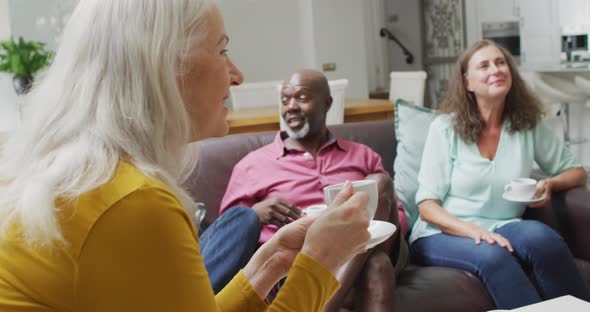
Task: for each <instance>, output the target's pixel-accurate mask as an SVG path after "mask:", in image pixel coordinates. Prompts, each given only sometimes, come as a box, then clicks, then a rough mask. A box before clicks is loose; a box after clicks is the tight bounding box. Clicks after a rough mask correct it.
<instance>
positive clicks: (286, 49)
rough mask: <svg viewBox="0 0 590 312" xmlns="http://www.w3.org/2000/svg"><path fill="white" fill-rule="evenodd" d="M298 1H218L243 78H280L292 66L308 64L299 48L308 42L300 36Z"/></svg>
mask: <svg viewBox="0 0 590 312" xmlns="http://www.w3.org/2000/svg"><path fill="white" fill-rule="evenodd" d="M300 4H302V2H301V1H292V0H257V1H244V0H227V1H220V2H219V7H220V10H221V12H222V14H223V16H224V19H225V27H226V30H227V32H228V35H229V37H230V44H229V55H230V57H231V58H232V60H233V61H234V63H235V64H236V65H238V67H240V69H241V70H242V72H243V73H244V77H245V81H246V82H255V81H265V80H281V79H285V78H287V76H288V75H289V73H291V72H292V71H294V70H295V69H298V68H301V67H305V66H311V65H310V64H306V57H305V54H304V53H303V49H302V46H305V45H309V43H308V42H305V41H304V40H302V38H303V35H302V31H303V30H304V27H303V26H304V25H303V23H302V20H303V17H302V15H303V14H302V13H303V12H302V9H301V8H300ZM308 40H309V41H311V38H309V39H308ZM306 50H307V49H306ZM307 59H308V60H307V61H309V56H308V57H307Z"/></svg>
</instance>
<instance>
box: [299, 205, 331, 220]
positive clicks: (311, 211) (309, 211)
mask: <svg viewBox="0 0 590 312" xmlns="http://www.w3.org/2000/svg"><path fill="white" fill-rule="evenodd" d="M326 208H328V206H326V205H324V204H319V205H311V206H307V208H305V209H303V213H305V214H306V215H307V216H309V217H313V218H317V217H319V216H320V215H321V214H322V213H323V212H324V210H326Z"/></svg>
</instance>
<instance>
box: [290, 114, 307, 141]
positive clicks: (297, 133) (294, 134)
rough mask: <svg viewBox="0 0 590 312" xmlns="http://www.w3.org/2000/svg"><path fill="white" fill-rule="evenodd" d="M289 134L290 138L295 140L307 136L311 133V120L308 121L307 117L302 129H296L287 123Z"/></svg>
mask: <svg viewBox="0 0 590 312" xmlns="http://www.w3.org/2000/svg"><path fill="white" fill-rule="evenodd" d="M285 123H286V121H285ZM287 134H288V135H289V137H290V138H292V139H295V140H299V139H303V138H305V137H306V136H307V135H308V134H309V122H308V121H307V118H305V120H304V121H303V127H301V129H299V130H294V129H292V128H291V127H289V125H287Z"/></svg>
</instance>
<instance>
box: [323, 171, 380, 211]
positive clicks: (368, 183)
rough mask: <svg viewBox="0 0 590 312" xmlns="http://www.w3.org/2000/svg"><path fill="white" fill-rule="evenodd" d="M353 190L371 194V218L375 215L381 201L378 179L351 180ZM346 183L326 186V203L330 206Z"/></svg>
mask: <svg viewBox="0 0 590 312" xmlns="http://www.w3.org/2000/svg"><path fill="white" fill-rule="evenodd" d="M350 183H351V184H352V189H353V192H355V193H356V192H359V191H362V192H365V193H367V194H368V195H369V203H368V204H367V207H366V208H367V209H368V210H369V214H370V216H371V219H373V217H374V216H375V212H376V211H377V204H378V202H379V191H378V190H377V181H375V180H358V181H351V182H350ZM343 186H344V183H338V184H334V185H329V186H326V187H324V199H325V200H326V205H328V206H330V204H331V203H332V201H333V200H334V198H336V195H337V194H338V193H339V192H340V190H341V189H342V187H343Z"/></svg>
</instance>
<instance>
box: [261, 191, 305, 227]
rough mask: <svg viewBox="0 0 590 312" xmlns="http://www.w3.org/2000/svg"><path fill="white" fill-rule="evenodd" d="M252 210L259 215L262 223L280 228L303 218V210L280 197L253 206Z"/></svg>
mask: <svg viewBox="0 0 590 312" xmlns="http://www.w3.org/2000/svg"><path fill="white" fill-rule="evenodd" d="M252 209H254V211H256V214H258V218H259V219H260V223H262V224H274V225H276V226H278V227H279V228H280V227H283V226H284V225H285V224H288V223H290V222H291V221H293V220H297V219H299V218H301V209H300V208H299V207H297V206H296V205H294V204H292V203H290V202H289V201H287V200H285V199H283V198H280V197H273V198H269V199H266V200H263V201H261V202H259V203H257V204H255V205H254V206H252Z"/></svg>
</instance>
